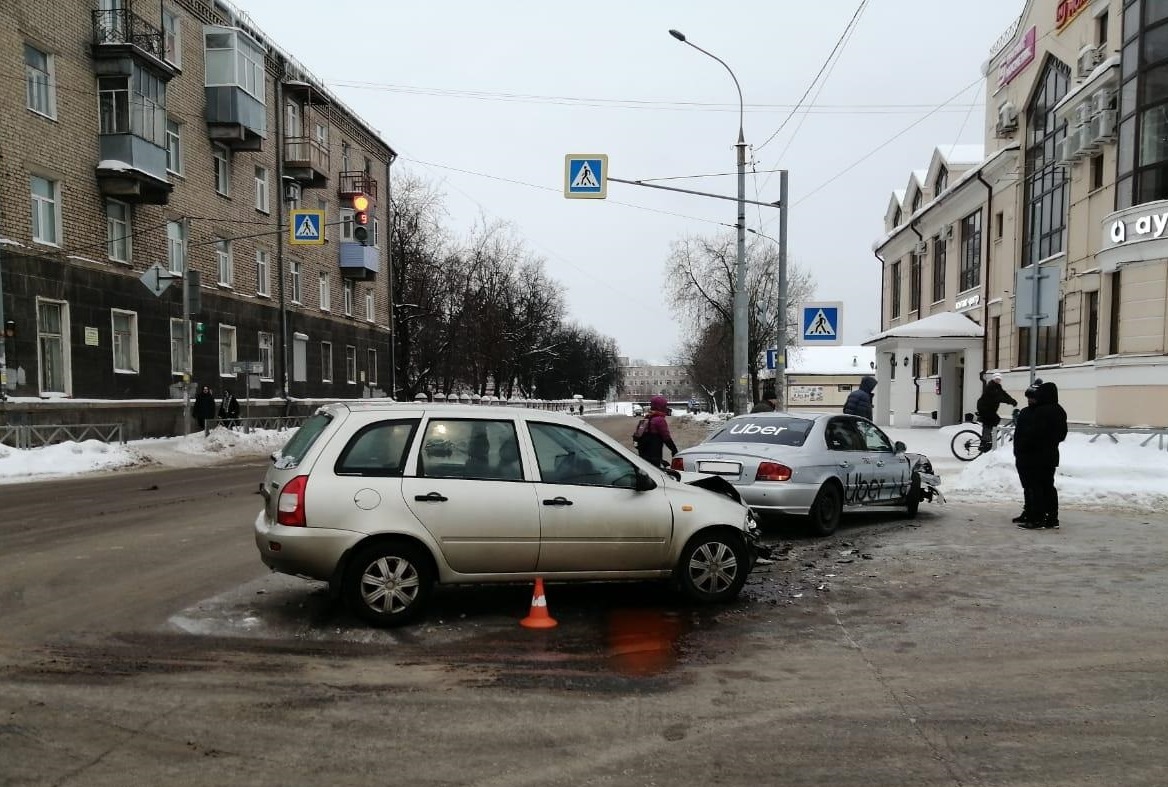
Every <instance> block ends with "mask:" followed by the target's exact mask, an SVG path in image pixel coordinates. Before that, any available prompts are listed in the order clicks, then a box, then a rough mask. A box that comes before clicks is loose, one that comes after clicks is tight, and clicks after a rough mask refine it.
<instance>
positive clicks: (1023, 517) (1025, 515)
mask: <svg viewBox="0 0 1168 787" xmlns="http://www.w3.org/2000/svg"><path fill="white" fill-rule="evenodd" d="M1010 521H1011V522H1013V523H1014V524H1015V525H1020V524H1022V523H1023V522H1029V521H1030V513H1029V512H1028V511H1025V510H1023V511H1022V513H1021V514H1019V515H1018V516H1016V517H1014V518H1013V519H1011V520H1010Z"/></svg>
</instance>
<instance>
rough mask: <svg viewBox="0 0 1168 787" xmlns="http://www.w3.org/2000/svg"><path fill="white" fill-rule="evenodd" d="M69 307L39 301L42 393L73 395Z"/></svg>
mask: <svg viewBox="0 0 1168 787" xmlns="http://www.w3.org/2000/svg"><path fill="white" fill-rule="evenodd" d="M68 340H69V304H67V303H65V302H64V301H45V300H41V299H40V298H38V299H37V366H38V367H39V370H40V375H39V378H40V379H39V383H40V392H41V393H42V394H66V395H67V394H68V393H69V341H68Z"/></svg>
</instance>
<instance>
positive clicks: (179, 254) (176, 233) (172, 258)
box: [166, 221, 186, 276]
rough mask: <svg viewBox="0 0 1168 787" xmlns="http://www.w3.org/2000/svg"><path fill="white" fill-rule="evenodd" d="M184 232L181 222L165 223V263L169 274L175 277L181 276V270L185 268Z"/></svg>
mask: <svg viewBox="0 0 1168 787" xmlns="http://www.w3.org/2000/svg"><path fill="white" fill-rule="evenodd" d="M184 233H185V230H184V228H183V223H182V222H181V221H168V222H167V223H166V262H167V265H168V266H169V267H170V272H171V273H173V274H175V275H176V276H182V274H183V270H184V268H185V267H186V266H185V265H184V262H185V261H186V257H185V254H186V238H185V237H184Z"/></svg>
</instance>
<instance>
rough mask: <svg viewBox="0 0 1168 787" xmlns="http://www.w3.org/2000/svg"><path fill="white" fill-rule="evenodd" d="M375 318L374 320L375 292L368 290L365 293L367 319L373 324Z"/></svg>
mask: <svg viewBox="0 0 1168 787" xmlns="http://www.w3.org/2000/svg"><path fill="white" fill-rule="evenodd" d="M373 318H374V311H373V290H366V291H365V319H366V320H368V321H369V322H373Z"/></svg>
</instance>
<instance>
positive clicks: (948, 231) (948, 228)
mask: <svg viewBox="0 0 1168 787" xmlns="http://www.w3.org/2000/svg"><path fill="white" fill-rule="evenodd" d="M938 237H939V238H940V239H941V240H949V239H950V238H952V237H953V225H952V224H946V225H945V226H944V227H942V228H941V234H940V235H938Z"/></svg>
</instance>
